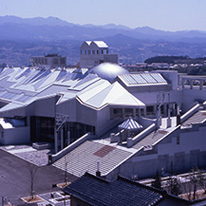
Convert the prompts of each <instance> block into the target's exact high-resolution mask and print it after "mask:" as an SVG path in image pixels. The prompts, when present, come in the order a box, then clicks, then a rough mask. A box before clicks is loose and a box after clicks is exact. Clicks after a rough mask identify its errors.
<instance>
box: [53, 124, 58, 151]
mask: <svg viewBox="0 0 206 206" xmlns="http://www.w3.org/2000/svg"><path fill="white" fill-rule="evenodd" d="M54 150H55V153H57V152H58V133H57V131H56V125H54Z"/></svg>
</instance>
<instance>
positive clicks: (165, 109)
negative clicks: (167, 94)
mask: <svg viewBox="0 0 206 206" xmlns="http://www.w3.org/2000/svg"><path fill="white" fill-rule="evenodd" d="M163 108H164V114H163V115H165V116H167V104H163Z"/></svg>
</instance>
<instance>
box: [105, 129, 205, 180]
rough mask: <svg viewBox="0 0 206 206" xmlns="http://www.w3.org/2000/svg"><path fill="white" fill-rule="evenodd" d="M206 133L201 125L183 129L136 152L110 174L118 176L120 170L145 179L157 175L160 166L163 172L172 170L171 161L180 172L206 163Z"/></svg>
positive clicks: (112, 176)
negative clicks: (146, 149) (149, 147)
mask: <svg viewBox="0 0 206 206" xmlns="http://www.w3.org/2000/svg"><path fill="white" fill-rule="evenodd" d="M205 133H206V127H205V126H200V125H194V126H193V127H192V128H187V129H179V130H178V131H176V132H174V133H172V134H171V135H170V136H168V137H167V138H165V139H164V140H162V141H161V142H159V143H158V144H157V145H156V146H154V147H153V149H152V150H150V151H143V149H142V150H141V151H139V152H138V153H136V155H134V156H133V157H131V158H130V159H128V160H127V161H126V162H125V163H123V164H122V165H121V166H120V167H118V168H116V169H115V170H114V171H113V172H111V174H109V175H108V177H107V178H108V179H110V178H115V176H116V175H117V174H118V173H119V174H121V175H123V176H126V177H129V178H131V177H133V176H134V175H135V176H137V177H138V178H140V179H142V178H148V177H154V176H155V173H156V171H157V170H159V174H161V175H164V174H168V173H169V172H170V171H171V164H172V165H173V171H174V172H176V173H180V172H188V171H190V170H191V168H193V167H195V166H198V167H199V168H203V167H206V136H205ZM177 139H179V141H178V140H177ZM178 142H179V143H178Z"/></svg>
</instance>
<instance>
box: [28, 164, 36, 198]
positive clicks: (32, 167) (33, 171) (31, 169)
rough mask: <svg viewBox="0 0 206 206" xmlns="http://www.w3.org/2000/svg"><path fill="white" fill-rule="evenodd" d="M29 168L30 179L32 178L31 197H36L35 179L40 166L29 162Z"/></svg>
mask: <svg viewBox="0 0 206 206" xmlns="http://www.w3.org/2000/svg"><path fill="white" fill-rule="evenodd" d="M27 169H28V173H29V180H30V195H31V199H34V181H35V176H36V173H37V170H38V167H37V166H36V165H33V164H31V163H28V165H27Z"/></svg>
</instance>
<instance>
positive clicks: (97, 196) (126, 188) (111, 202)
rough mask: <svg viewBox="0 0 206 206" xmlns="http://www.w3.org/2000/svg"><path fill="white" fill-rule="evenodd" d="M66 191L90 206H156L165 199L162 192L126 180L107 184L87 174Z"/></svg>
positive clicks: (120, 178) (122, 179) (119, 179)
mask: <svg viewBox="0 0 206 206" xmlns="http://www.w3.org/2000/svg"><path fill="white" fill-rule="evenodd" d="M64 191H65V192H66V193H69V194H71V195H73V196H75V197H77V198H79V199H81V200H83V201H85V202H87V203H89V204H90V205H98V206H103V205H104V206H107V205H108V206H117V205H118V206H120V205H124V206H133V205H136V206H146V205H156V204H157V203H158V202H159V201H161V200H162V199H163V196H162V194H161V192H158V191H157V190H155V189H153V188H150V187H147V186H144V185H141V184H139V183H135V182H132V181H130V180H127V179H125V178H122V177H119V178H118V179H117V180H116V181H114V182H107V181H105V180H103V179H100V178H97V177H94V176H92V175H90V174H87V173H86V174H85V175H84V176H82V177H81V178H79V179H78V180H76V181H75V182H73V183H72V184H71V185H69V186H67V187H66V188H65V189H64Z"/></svg>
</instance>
